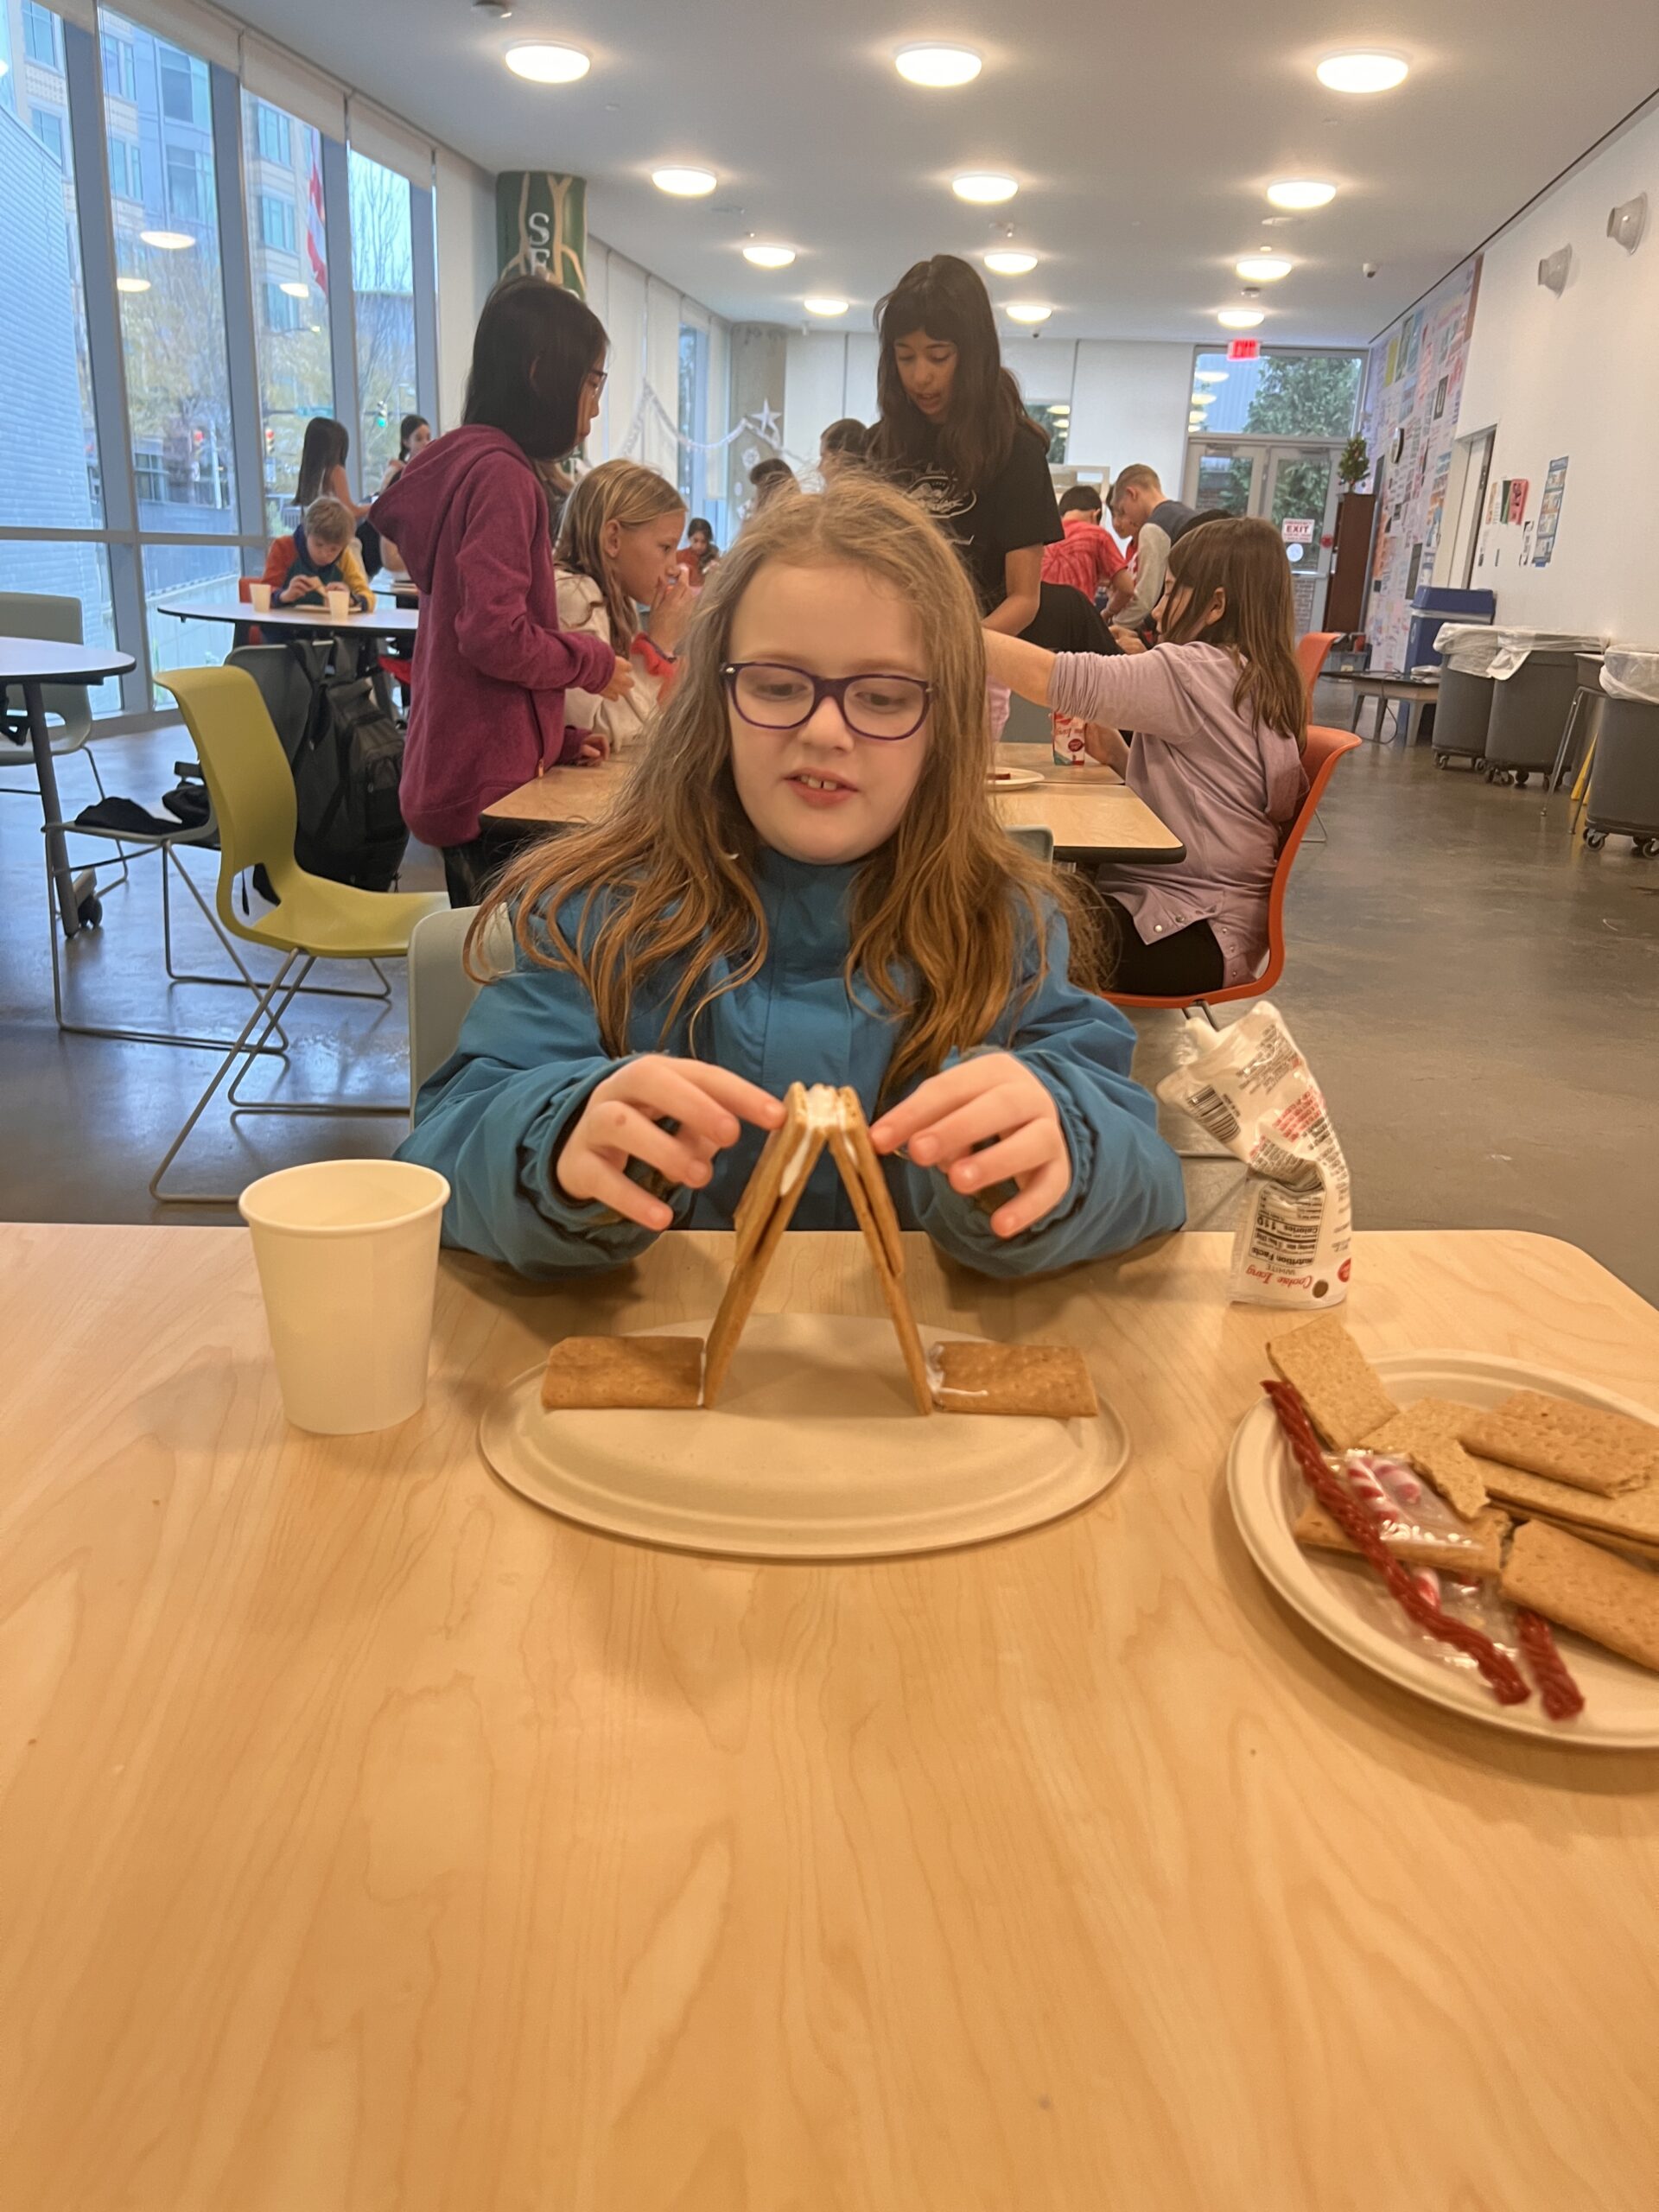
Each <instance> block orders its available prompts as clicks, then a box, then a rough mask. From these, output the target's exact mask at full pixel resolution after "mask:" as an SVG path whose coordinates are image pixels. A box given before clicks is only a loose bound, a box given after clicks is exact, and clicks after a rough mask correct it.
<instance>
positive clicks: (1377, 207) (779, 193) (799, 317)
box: [228, 0, 1659, 344]
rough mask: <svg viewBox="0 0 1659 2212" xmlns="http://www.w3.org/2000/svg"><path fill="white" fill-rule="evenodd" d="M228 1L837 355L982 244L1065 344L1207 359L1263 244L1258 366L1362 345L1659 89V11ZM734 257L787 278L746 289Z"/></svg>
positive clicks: (1161, 1) (385, 97) (1640, 4)
mask: <svg viewBox="0 0 1659 2212" xmlns="http://www.w3.org/2000/svg"><path fill="white" fill-rule="evenodd" d="M228 4H229V8H230V11H231V12H232V13H233V14H235V15H237V16H240V17H241V18H242V19H243V20H244V21H245V22H248V23H250V24H252V25H254V26H256V27H257V29H260V30H262V31H264V33H266V35H269V36H270V37H271V38H273V39H276V40H278V41H281V42H282V43H283V44H284V45H286V46H288V47H290V48H293V49H294V50H295V51H296V52H298V53H301V54H305V55H308V57H309V58H310V59H311V60H313V61H315V62H316V63H318V64H320V65H321V67H324V68H325V69H327V70H328V71H330V72H331V73H333V74H334V75H335V76H338V77H340V78H342V79H345V81H346V83H347V84H349V85H351V86H354V87H355V88H356V89H358V90H359V91H361V92H365V93H367V94H369V95H371V96H372V98H374V99H378V100H379V101H381V102H382V103H383V104H384V105H386V106H387V107H390V108H391V109H392V110H394V111H396V112H397V113H398V114H400V115H403V116H404V117H406V118H408V119H409V121H410V122H411V123H414V124H418V125H419V126H420V127H421V128H422V129H423V130H429V131H430V132H431V133H432V135H433V136H434V137H436V138H438V139H441V140H442V142H443V143H446V144H448V145H449V146H452V147H454V149H456V151H458V152H460V153H462V154H465V155H467V156H470V158H471V159H472V160H473V161H474V162H478V163H479V164H480V166H481V167H483V168H487V169H490V170H496V169H502V168H569V169H574V170H576V171H578V172H580V173H581V174H582V175H585V176H586V177H587V178H588V181H589V192H588V222H589V225H590V227H591V228H592V229H593V231H594V232H595V233H596V234H597V235H598V236H600V237H601V238H604V239H605V240H606V241H607V243H608V244H609V245H613V246H616V247H618V248H620V250H621V251H623V252H625V253H626V254H628V255H630V256H632V257H633V258H634V259H636V260H638V261H639V262H640V263H642V264H644V265H645V267H647V268H649V269H652V270H655V271H656V272H657V273H658V275H659V276H661V277H665V278H667V279H668V280H669V281H671V283H676V284H677V285H678V286H679V287H680V288H681V289H683V290H685V291H687V292H690V293H691V294H692V295H693V296H695V297H696V298H698V299H700V300H702V301H703V302H705V303H706V304H707V305H708V306H709V307H711V308H714V309H715V311H716V312H717V313H719V314H721V315H728V316H731V317H733V318H734V319H736V320H741V321H780V322H789V323H799V322H801V321H804V320H805V318H804V314H803V311H802V308H801V306H800V301H801V297H802V296H803V294H804V293H807V292H823V291H832V292H835V293H837V294H840V295H842V296H845V297H847V298H848V299H849V300H850V301H851V302H853V303H854V304H853V309H852V313H851V314H850V315H849V316H848V318H847V320H846V323H845V324H844V325H842V326H838V327H858V328H868V319H869V312H870V309H871V308H872V307H873V306H874V302H875V301H876V300H877V298H878V297H879V296H880V294H881V293H882V292H883V291H884V290H885V289H887V287H888V286H889V285H891V284H892V283H893V279H894V278H895V277H897V276H899V274H900V272H901V271H902V270H904V269H905V268H906V265H907V264H909V263H910V262H912V260H915V259H917V258H918V257H920V256H922V255H924V254H926V253H930V252H938V251H951V252H957V253H963V254H974V253H976V252H979V251H982V250H983V249H984V248H985V247H986V246H988V245H991V244H992V243H993V242H994V239H993V217H994V216H995V218H996V225H995V226H996V228H997V229H998V230H1000V229H1001V226H1002V225H1003V224H1004V223H1007V224H1011V225H1012V226H1014V232H1015V233H1016V239H1017V242H1018V243H1020V244H1021V245H1029V246H1030V247H1031V248H1032V249H1033V251H1039V252H1040V253H1041V254H1042V256H1043V261H1042V264H1041V266H1040V267H1039V269H1038V270H1035V271H1033V274H1032V275H1031V276H1029V277H1018V278H1012V279H1011V278H992V279H991V280H990V283H991V289H992V292H993V295H994V296H995V297H997V298H998V299H999V300H1007V299H1014V298H1022V297H1023V298H1034V297H1041V298H1044V299H1047V300H1049V301H1051V302H1052V303H1053V304H1054V306H1055V308H1056V309H1057V312H1056V314H1055V315H1054V316H1053V318H1052V321H1050V322H1049V323H1048V324H1046V326H1045V329H1046V334H1052V335H1053V336H1055V337H1057V338H1063V339H1066V338H1085V337H1095V338H1108V337H1109V338H1161V339H1183V340H1191V339H1196V338H1199V337H1203V336H1205V335H1213V334H1214V333H1215V329H1216V324H1215V321H1214V313H1215V310H1216V308H1219V307H1224V306H1226V305H1227V304H1229V303H1230V302H1236V299H1237V295H1238V290H1239V280H1238V279H1237V277H1236V276H1234V275H1233V273H1232V264H1233V262H1234V260H1235V259H1236V257H1237V256H1238V255H1239V254H1240V253H1241V252H1243V251H1246V250H1247V249H1248V248H1249V247H1250V246H1252V245H1259V244H1260V243H1262V241H1264V240H1270V241H1273V242H1274V243H1275V244H1277V245H1282V246H1284V247H1286V248H1287V250H1288V251H1290V252H1291V253H1292V254H1293V255H1294V256H1295V257H1296V258H1297V259H1298V261H1299V263H1300V264H1301V265H1300V266H1299V267H1298V269H1297V270H1295V271H1294V274H1293V275H1292V276H1291V277H1288V278H1287V279H1286V280H1285V281H1284V282H1283V283H1281V284H1279V285H1277V286H1274V287H1270V288H1268V290H1267V291H1266V292H1265V293H1264V296H1263V299H1262V305H1264V306H1266V307H1268V308H1270V309H1271V312H1270V313H1269V315H1268V320H1267V321H1266V322H1265V323H1264V324H1263V326H1262V331H1261V336H1262V338H1263V339H1264V340H1299V341H1304V342H1308V343H1314V344H1333V343H1342V342H1344V341H1349V340H1364V339H1367V338H1370V336H1371V335H1372V334H1374V333H1375V332H1376V331H1377V330H1378V329H1380V328H1381V327H1383V325H1384V324H1385V323H1387V322H1389V321H1391V320H1392V319H1393V317H1394V316H1395V315H1396V314H1397V313H1398V312H1399V311H1400V309H1401V308H1403V307H1405V306H1407V305H1408V303H1409V302H1411V301H1412V300H1414V298H1415V297H1416V296H1418V295H1419V294H1420V293H1421V292H1422V291H1424V290H1425V289H1427V287H1428V286H1429V285H1431V284H1432V283H1433V282H1434V281H1435V279H1436V278H1437V277H1440V275H1441V274H1442V273H1443V272H1444V271H1445V270H1447V269H1448V268H1450V267H1451V266H1452V265H1453V264H1455V263H1456V262H1458V261H1459V260H1460V259H1461V258H1462V257H1463V256H1464V255H1465V253H1466V252H1467V251H1469V250H1470V249H1471V247H1472V246H1474V245H1477V244H1478V243H1479V241H1480V240H1481V239H1482V238H1484V237H1485V236H1486V235H1487V234H1488V233H1489V232H1491V231H1492V230H1494V229H1496V228H1497V226H1498V225H1499V224H1501V223H1502V222H1503V221H1504V219H1506V218H1507V217H1508V216H1509V215H1510V214H1511V213H1514V211H1515V210H1516V208H1517V207H1521V206H1522V204H1523V203H1524V202H1525V201H1526V200H1529V198H1531V196H1532V195H1533V194H1535V193H1536V192H1537V191H1539V190H1540V189H1541V188H1542V187H1543V186H1544V185H1546V184H1548V182H1549V181H1550V179H1551V178H1552V177H1554V175H1556V174H1557V173H1558V172H1559V171H1560V170H1561V169H1562V168H1565V167H1566V166H1567V164H1568V163H1569V162H1572V161H1573V160H1574V159H1576V158H1577V156H1579V155H1580V154H1581V153H1583V152H1584V150H1585V149H1586V148H1587V147H1588V146H1590V145H1591V144H1592V143H1593V142H1594V141H1595V140H1596V139H1597V138H1598V137H1600V136H1601V135H1602V133H1603V132H1605V130H1608V129H1610V128H1611V125H1612V124H1615V123H1616V122H1617V121H1618V119H1619V118H1621V117H1622V116H1624V114H1625V113H1627V112H1628V111H1629V110H1630V108H1632V107H1633V106H1635V105H1637V103H1638V102H1639V101H1640V100H1642V99H1643V98H1644V97H1645V96H1646V95H1647V94H1648V93H1649V92H1651V91H1652V90H1653V89H1654V87H1655V86H1656V85H1659V7H1656V5H1655V4H1654V0H1596V3H1595V6H1594V8H1593V10H1586V12H1585V13H1584V14H1582V15H1580V14H1579V13H1578V12H1576V11H1575V10H1573V9H1572V8H1571V7H1567V8H1563V7H1562V6H1561V5H1560V0H1496V4H1494V0H1484V4H1482V5H1479V6H1477V5H1476V4H1475V0H1373V4H1372V5H1370V7H1366V6H1363V5H1356V4H1354V0H1329V4H1327V5H1323V6H1321V7H1320V8H1319V10H1318V15H1319V21H1318V23H1317V25H1315V23H1314V22H1313V15H1314V11H1313V10H1301V9H1291V8H1289V7H1286V6H1284V5H1282V4H1281V5H1271V6H1269V5H1262V4H1260V0H1230V4H1227V0H1184V4H1183V3H1178V4H1172V0H1141V4H1139V5H1130V6H1122V7H1114V6H1111V5H1106V4H1103V0H1027V5H1026V6H1025V7H1023V8H1020V9H1010V8H1009V7H1008V5H1007V0H949V4H943V5H936V4H934V0H916V12H914V13H913V14H912V13H906V12H904V0H898V5H897V6H895V5H894V4H893V0H816V4H812V5H810V6H806V7H801V6H799V5H791V4H790V0H712V4H707V5H704V6H701V7H687V6H683V5H679V4H674V0H518V6H517V8H516V10H515V12H514V14H513V16H512V19H511V21H510V22H505V23H502V22H495V21H493V20H491V19H489V18H486V17H485V16H480V15H479V14H477V13H475V12H474V10H473V8H472V7H471V5H470V4H469V0H228ZM538 37H539V38H552V39H558V40H562V41H567V42H569V43H571V44H575V45H578V46H581V47H582V48H585V49H586V50H587V51H588V52H589V53H591V54H592V55H593V57H594V67H593V70H592V72H591V73H590V74H589V75H588V77H587V78H586V79H584V80H583V81H582V82H581V83H580V84H577V85H574V86H531V85H527V84H524V83H522V82H521V81H520V80H519V79H517V78H515V77H513V76H512V75H510V74H509V73H508V72H507V71H506V69H505V67H503V66H502V62H501V59H500V57H501V55H502V54H503V53H504V52H505V48H507V47H508V46H510V45H511V44H512V43H513V42H514V41H518V40H524V39H534V38H538ZM926 37H941V38H944V37H950V38H954V39H956V40H957V41H961V42H963V43H966V44H969V45H972V46H974V47H976V48H978V49H979V51H980V52H981V53H982V54H983V55H984V57H985V64H986V66H985V68H984V71H983V73H982V75H981V77H980V78H979V79H978V81H977V82H976V83H975V84H974V85H971V86H968V87H966V88H965V89H963V90H962V91H959V92H925V91H921V90H918V89H917V88H916V87H914V86H909V85H906V84H905V83H903V82H902V81H901V80H900V79H899V77H898V76H897V75H896V74H895V73H894V71H893V67H892V60H891V57H892V54H893V51H894V50H895V49H896V48H898V47H899V46H901V45H904V44H906V43H909V42H912V41H915V40H917V39H918V38H926ZM1366 44H1371V45H1381V46H1384V47H1387V48H1391V49H1393V50H1395V51H1397V52H1400V53H1402V54H1406V55H1408V57H1410V59H1411V60H1412V63H1413V69H1412V73H1411V76H1410V77H1409V79H1408V80H1407V82H1406V83H1405V85H1404V86H1402V87H1401V88H1400V89H1399V90H1398V91H1397V92H1388V93H1384V94H1382V95H1380V96H1378V97H1376V98H1373V99H1347V98H1344V97H1343V96H1341V95H1340V94H1338V93H1333V92H1326V91H1325V90H1324V88H1323V87H1322V86H1320V85H1319V83H1318V82H1317V80H1316V79H1315V77H1314V74H1313V70H1314V65H1315V63H1316V62H1317V61H1318V60H1319V57H1320V56H1321V55H1322V54H1327V53H1330V52H1332V51H1334V50H1339V49H1341V48H1344V46H1355V45H1366ZM671 161H679V162H698V163H700V164H702V165H703V166H706V167H708V168H713V169H715V171H717V172H718V174H719V175H720V178H721V187H720V189H719V190H718V191H717V192H716V193H715V194H714V196H713V198H712V200H701V201H686V200H668V199H665V198H664V195H663V194H660V193H658V191H657V190H656V189H655V188H654V187H653V186H652V183H651V181H650V175H649V172H650V170H651V169H652V168H653V167H656V166H658V165H659V164H661V163H663V162H671ZM969 168H997V169H1002V170H1005V171H1006V172H1007V173H1008V174H1010V175H1015V176H1018V177H1019V178H1020V185H1021V188H1020V194H1019V196H1018V198H1017V199H1015V200H1013V201H1012V202H1011V203H1010V204H1009V206H1008V207H1007V209H1006V210H1004V211H993V210H987V209H976V208H969V207H963V205H962V203H961V202H959V201H958V200H956V199H954V198H953V197H952V195H951V194H950V188H949V181H950V177H951V175H954V174H956V173H957V172H958V171H960V170H963V169H969ZM1306 175H1312V176H1319V177H1325V178H1328V179H1330V180H1331V181H1333V182H1335V183H1337V184H1338V185H1339V186H1340V187H1341V190H1340V192H1339V194H1338V198H1337V200H1336V201H1335V202H1334V204H1333V205H1332V207H1328V208H1326V209H1324V210H1322V211H1320V212H1319V213H1316V214H1313V215H1307V216H1302V217H1300V218H1295V219H1292V220H1291V221H1288V222H1286V223H1284V224H1283V225H1281V226H1274V228H1272V229H1267V230H1264V229H1263V228H1262V217H1263V216H1265V215H1271V214H1272V213H1274V211H1273V210H1272V209H1271V208H1270V207H1268V204H1267V202H1266V200H1265V199H1264V198H1263V196H1262V194H1263V188H1264V187H1265V185H1266V184H1267V183H1268V180H1269V179H1271V178H1273V177H1274V176H1306ZM750 233H753V234H754V235H756V236H758V237H760V238H766V239H780V240H782V241H784V242H785V243H787V244H790V245H795V246H797V247H798V248H799V249H800V258H799V259H798V261H797V262H796V264H795V265H794V266H793V267H792V268H791V269H787V270H781V271H779V272H777V273H774V274H768V273H766V272H763V271H760V270H752V269H751V268H750V267H749V266H748V264H747V263H746V262H744V261H743V259H742V258H741V253H740V251H739V249H740V247H741V245H742V243H743V240H744V238H745V237H746V236H747V235H749V234H750ZM1365 262H1374V263H1375V264H1376V265H1377V274H1376V277H1375V278H1373V279H1370V280H1368V279H1367V278H1366V277H1363V274H1362V273H1361V264H1363V263H1365ZM1007 327H1008V328H1009V329H1010V330H1011V331H1012V330H1013V328H1014V326H1013V325H1009V326H1007Z"/></svg>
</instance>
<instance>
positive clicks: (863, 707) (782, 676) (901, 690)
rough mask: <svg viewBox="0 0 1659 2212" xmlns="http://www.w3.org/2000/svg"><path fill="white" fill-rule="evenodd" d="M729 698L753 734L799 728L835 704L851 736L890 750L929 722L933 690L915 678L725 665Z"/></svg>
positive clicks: (753, 663)
mask: <svg viewBox="0 0 1659 2212" xmlns="http://www.w3.org/2000/svg"><path fill="white" fill-rule="evenodd" d="M720 673H721V681H722V682H723V683H724V684H725V686H726V690H727V693H728V696H729V697H730V699H731V702H732V704H733V705H734V707H735V708H736V709H737V711H738V713H739V714H740V715H741V716H742V718H743V720H744V721H746V722H747V723H748V725H749V727H750V728H752V729H772V730H791V729H799V728H801V727H802V726H803V724H804V723H806V722H810V721H811V719H812V717H813V715H815V714H817V711H818V709H819V707H820V706H821V705H822V703H823V701H824V700H826V699H833V700H834V701H835V702H836V706H837V708H838V709H840V711H841V718H842V721H844V722H845V723H846V725H847V727H848V728H849V730H851V732H852V733H853V735H854V736H855V737H868V738H869V739H871V740H873V741H874V742H875V743H877V744H880V745H890V744H893V743H895V742H896V741H898V740H899V739H901V738H906V737H914V736H915V734H916V733H917V731H918V729H919V728H921V726H922V724H923V723H924V722H925V721H926V720H927V710H928V709H929V707H930V706H931V703H932V698H933V687H932V685H931V683H924V682H923V681H922V679H921V677H919V676H888V675H882V674H880V673H878V672H875V671H871V672H868V673H864V674H861V675H858V676H814V675H813V674H812V672H811V671H810V670H809V669H804V668H791V667H790V666H789V664H788V663H787V662H784V661H771V660H734V661H728V663H727V664H726V665H725V667H724V668H722V669H721V671H720Z"/></svg>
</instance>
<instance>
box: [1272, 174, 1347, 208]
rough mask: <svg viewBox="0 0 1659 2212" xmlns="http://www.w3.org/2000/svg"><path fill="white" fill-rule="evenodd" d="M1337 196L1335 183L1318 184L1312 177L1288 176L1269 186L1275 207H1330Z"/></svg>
mask: <svg viewBox="0 0 1659 2212" xmlns="http://www.w3.org/2000/svg"><path fill="white" fill-rule="evenodd" d="M1336 196H1337V188H1336V186H1335V185H1334V184H1317V183H1315V181H1313V178H1312V177H1286V178H1284V179H1282V180H1281V182H1279V183H1278V184H1270V185H1269V186H1268V199H1269V200H1272V202H1273V204H1274V207H1329V206H1330V205H1331V202H1332V200H1334V199H1335V198H1336Z"/></svg>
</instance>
